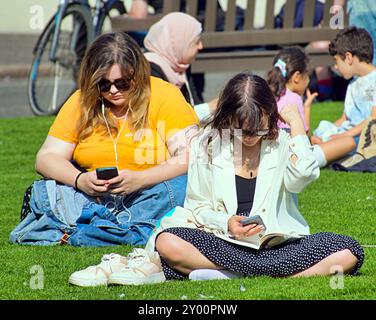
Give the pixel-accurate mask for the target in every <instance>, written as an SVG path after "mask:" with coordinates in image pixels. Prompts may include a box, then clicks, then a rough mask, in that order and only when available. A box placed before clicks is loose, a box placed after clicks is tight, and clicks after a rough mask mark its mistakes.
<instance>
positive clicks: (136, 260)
mask: <svg viewBox="0 0 376 320" xmlns="http://www.w3.org/2000/svg"><path fill="white" fill-rule="evenodd" d="M149 261H150V259H149V255H148V254H147V252H146V251H145V250H144V249H134V250H133V251H132V252H131V253H129V255H128V264H127V267H129V268H135V267H138V266H139V265H140V264H142V263H144V262H149Z"/></svg>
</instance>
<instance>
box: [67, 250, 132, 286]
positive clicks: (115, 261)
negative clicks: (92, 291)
mask: <svg viewBox="0 0 376 320" xmlns="http://www.w3.org/2000/svg"><path fill="white" fill-rule="evenodd" d="M127 262H128V260H127V258H125V257H123V256H121V255H119V254H116V253H111V254H105V255H104V256H103V257H102V260H101V263H100V264H98V265H96V266H90V267H88V268H86V269H84V270H80V271H76V272H74V273H72V274H71V276H70V277H69V283H71V284H74V285H76V286H80V287H94V286H105V285H107V282H108V276H109V275H110V274H111V273H112V272H116V271H119V270H121V269H122V268H124V266H126V265H127Z"/></svg>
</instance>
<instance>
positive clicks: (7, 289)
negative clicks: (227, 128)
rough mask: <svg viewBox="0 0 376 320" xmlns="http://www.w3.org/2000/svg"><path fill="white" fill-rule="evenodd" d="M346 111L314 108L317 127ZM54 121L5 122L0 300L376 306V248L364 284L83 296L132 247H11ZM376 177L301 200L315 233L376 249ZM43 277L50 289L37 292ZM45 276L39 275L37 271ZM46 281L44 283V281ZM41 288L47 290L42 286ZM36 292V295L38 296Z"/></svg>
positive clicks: (294, 283) (187, 286) (323, 181)
mask: <svg viewBox="0 0 376 320" xmlns="http://www.w3.org/2000/svg"><path fill="white" fill-rule="evenodd" d="M341 110H342V105H341V104H340V103H325V104H317V105H314V107H313V115H312V116H313V127H314V126H316V124H317V123H318V119H320V118H326V119H329V120H334V119H335V118H336V117H338V116H339V115H340V114H341ZM52 121H53V118H18V119H0V166H1V183H0V261H1V270H0V299H42V300H44V299H115V300H128V299H141V300H146V299H150V300H153V299H177V300H180V299H189V300H195V299H230V300H231V299H239V300H241V299H375V298H376V274H375V272H376V248H369V247H367V248H365V253H366V259H365V263H364V265H363V267H362V269H361V275H360V276H358V277H348V276H346V277H345V278H344V279H343V288H342V289H336V290H335V289H332V287H331V283H338V284H341V282H340V281H335V279H334V278H330V277H315V278H304V279H292V278H286V279H272V278H267V277H262V278H248V279H236V280H230V281H206V282H189V281H171V282H166V283H163V284H158V285H152V286H138V287H133V286H110V287H108V288H106V287H99V288H79V287H74V286H70V285H69V284H68V277H69V275H70V274H71V273H72V272H74V271H77V270H79V269H82V268H85V267H87V266H89V265H93V264H97V263H98V262H99V260H100V258H101V256H102V255H103V254H105V253H110V252H116V253H120V254H124V255H125V254H126V253H128V252H129V251H131V250H132V248H131V247H129V246H119V247H107V248H74V247H68V246H63V247H61V246H54V247H30V246H17V245H11V244H9V243H8V237H9V233H10V232H11V230H12V229H13V228H14V227H15V226H16V224H17V223H18V220H19V212H20V207H21V203H22V198H23V192H24V191H25V189H26V187H27V186H28V185H30V183H31V182H32V181H33V180H34V179H37V178H39V177H38V175H37V174H36V173H35V172H34V160H35V154H36V152H37V150H38V149H39V147H40V145H41V143H42V142H43V140H44V138H45V136H46V134H47V131H48V128H49V126H50V125H51V123H52ZM375 186H376V174H375V175H372V174H360V173H338V172H332V171H329V170H322V172H321V176H320V179H319V180H318V181H316V182H314V183H313V184H312V185H310V186H309V187H308V188H307V189H306V191H305V192H304V193H302V194H301V195H300V196H299V200H300V208H301V211H302V213H303V215H304V216H305V218H306V219H307V221H308V223H309V224H310V226H311V232H312V233H316V232H321V231H330V232H337V233H342V234H346V235H350V236H352V237H354V238H356V239H357V240H358V241H359V242H360V243H361V244H367V245H372V244H373V245H376V191H375ZM35 266H40V268H42V269H41V270H43V279H44V282H43V288H41V289H37V288H38V287H37V288H35V286H33V284H34V283H35V279H36V278H38V275H39V276H41V274H40V273H39V274H38V275H37V274H35V269H33V267H34V268H35ZM37 268H38V267H37ZM38 279H40V278H38ZM39 283H41V282H39ZM32 287H33V288H34V289H32Z"/></svg>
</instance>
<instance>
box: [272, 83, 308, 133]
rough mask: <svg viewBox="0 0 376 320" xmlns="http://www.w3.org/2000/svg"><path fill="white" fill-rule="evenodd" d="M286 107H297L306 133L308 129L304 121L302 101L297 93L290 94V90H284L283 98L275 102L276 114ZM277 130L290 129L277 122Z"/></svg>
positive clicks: (284, 124)
mask: <svg viewBox="0 0 376 320" xmlns="http://www.w3.org/2000/svg"><path fill="white" fill-rule="evenodd" d="M288 105H297V106H298V110H299V113H300V115H301V117H302V119H303V123H304V130H305V131H307V130H308V129H309V127H308V126H307V123H306V121H305V114H304V106H303V99H302V97H301V96H299V95H298V94H297V93H295V92H292V91H291V90H289V89H287V88H286V93H285V94H284V95H283V96H281V98H280V99H279V100H278V101H277V106H278V112H281V110H282V109H283V108H284V107H286V106H288ZM278 128H286V129H290V126H289V125H287V124H286V123H283V122H281V121H278Z"/></svg>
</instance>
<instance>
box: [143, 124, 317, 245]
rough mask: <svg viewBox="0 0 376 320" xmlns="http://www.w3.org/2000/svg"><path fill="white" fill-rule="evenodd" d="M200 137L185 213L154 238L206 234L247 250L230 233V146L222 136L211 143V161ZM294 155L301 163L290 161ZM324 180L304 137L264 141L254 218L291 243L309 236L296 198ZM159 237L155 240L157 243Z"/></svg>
mask: <svg viewBox="0 0 376 320" xmlns="http://www.w3.org/2000/svg"><path fill="white" fill-rule="evenodd" d="M206 132H207V130H205V131H203V132H201V134H200V135H199V136H198V137H196V138H195V139H194V140H193V141H192V144H191V150H190V160H189V169H188V184H187V194H186V199H185V203H184V208H181V207H177V208H176V209H175V210H173V211H172V212H170V213H169V214H168V215H167V216H166V217H164V218H163V219H162V220H161V221H160V223H159V224H158V225H157V227H156V230H155V235H156V234H158V233H159V232H160V231H162V230H165V229H167V228H169V227H190V228H201V229H203V230H205V231H207V232H212V233H214V234H215V235H217V236H219V237H220V238H222V239H225V240H228V241H231V242H235V243H237V244H240V245H244V244H245V243H244V242H243V241H237V240H234V239H233V238H232V237H231V235H230V234H229V233H228V225H227V222H228V219H229V218H230V217H231V216H233V215H235V214H236V211H237V204H238V201H237V194H236V183H235V167H234V158H233V154H232V149H233V145H232V144H231V143H227V144H222V146H221V143H222V142H221V138H220V137H219V136H217V137H216V138H214V139H213V141H212V143H211V150H212V154H213V158H212V160H211V161H210V160H209V161H208V156H207V153H208V152H207V149H206V148H203V147H202V146H203V140H204V139H205V133H206ZM293 154H295V155H296V156H297V161H296V163H295V164H293V163H292V161H291V156H292V155H293ZM319 175H320V169H319V165H318V163H317V161H316V159H315V158H314V156H313V153H312V147H311V145H310V142H309V140H308V137H307V136H305V135H299V136H296V137H294V138H291V137H290V135H289V134H288V133H286V132H285V131H283V130H280V131H279V137H278V139H277V140H276V141H272V140H263V141H262V144H261V153H260V165H259V170H258V177H257V182H256V189H255V195H254V202H253V207H252V210H251V215H256V214H258V215H260V216H261V218H262V219H263V221H264V224H265V226H266V230H265V231H263V232H262V233H261V234H259V235H257V236H259V237H262V236H263V235H264V234H265V233H280V234H283V235H285V238H286V239H289V238H300V237H303V236H305V235H309V227H308V224H307V222H306V221H305V219H304V218H303V216H302V215H301V214H300V212H299V210H298V207H297V196H296V193H299V192H301V191H303V189H304V188H305V187H306V186H307V185H308V184H309V183H310V182H312V181H314V180H315V179H317V178H318V177H319ZM154 238H155V236H154V237H151V239H150V241H151V242H153V241H154V240H153V239H154Z"/></svg>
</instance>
